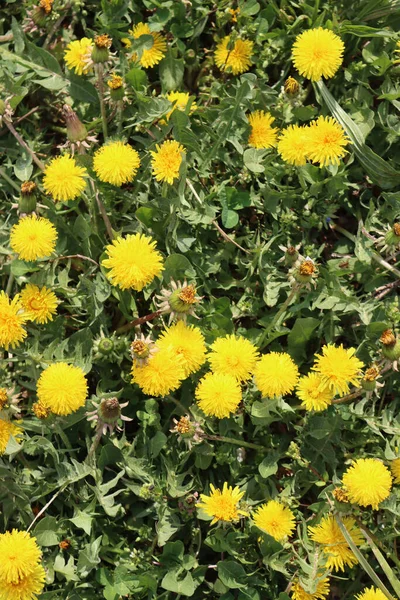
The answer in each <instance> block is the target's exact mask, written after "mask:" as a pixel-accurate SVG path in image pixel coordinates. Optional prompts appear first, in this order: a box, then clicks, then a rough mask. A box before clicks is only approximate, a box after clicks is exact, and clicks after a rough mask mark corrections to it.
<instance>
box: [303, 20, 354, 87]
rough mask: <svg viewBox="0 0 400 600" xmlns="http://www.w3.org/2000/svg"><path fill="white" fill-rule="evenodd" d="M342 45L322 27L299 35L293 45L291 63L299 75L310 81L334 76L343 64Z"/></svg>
mask: <svg viewBox="0 0 400 600" xmlns="http://www.w3.org/2000/svg"><path fill="white" fill-rule="evenodd" d="M343 52H344V44H343V42H342V40H341V39H340V37H339V36H337V35H336V34H334V33H333V31H330V30H329V29H324V28H323V27H317V28H316V29H309V30H308V31H303V33H300V34H299V35H298V36H297V38H296V41H295V43H294V45H293V63H294V66H295V67H296V69H297V70H298V72H299V73H300V75H304V77H306V78H307V79H311V81H318V80H319V79H321V77H325V78H327V79H328V78H330V77H333V76H334V75H335V73H336V72H337V70H338V69H339V67H340V65H341V64H342V62H343Z"/></svg>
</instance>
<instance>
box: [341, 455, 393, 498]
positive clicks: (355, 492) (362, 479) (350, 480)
mask: <svg viewBox="0 0 400 600" xmlns="http://www.w3.org/2000/svg"><path fill="white" fill-rule="evenodd" d="M343 485H344V486H345V488H346V492H347V495H348V497H349V500H350V502H352V503H353V504H358V505H359V506H371V507H372V508H373V509H374V510H377V509H378V508H379V504H380V503H381V502H383V500H385V499H386V498H387V497H388V496H389V494H390V490H391V487H392V476H391V474H390V471H389V469H388V468H387V467H385V465H384V464H383V463H382V462H381V461H380V460H378V459H376V458H359V459H358V460H356V461H355V462H354V463H353V464H352V465H351V467H349V468H348V469H347V471H346V472H345V474H344V475H343Z"/></svg>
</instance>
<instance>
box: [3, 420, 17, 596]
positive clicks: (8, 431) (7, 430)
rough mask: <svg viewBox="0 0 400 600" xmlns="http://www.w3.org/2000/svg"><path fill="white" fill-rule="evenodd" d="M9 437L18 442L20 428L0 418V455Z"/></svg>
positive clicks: (4, 449)
mask: <svg viewBox="0 0 400 600" xmlns="http://www.w3.org/2000/svg"><path fill="white" fill-rule="evenodd" d="M11 436H13V437H14V438H15V439H16V440H17V442H19V441H20V439H21V437H22V429H21V427H17V426H16V425H14V423H11V421H6V420H5V419H1V418H0V455H1V454H4V452H5V451H6V448H7V444H8V442H9V441H10V437H11ZM0 573H1V568H0ZM0 580H1V575H0ZM0 598H1V597H0Z"/></svg>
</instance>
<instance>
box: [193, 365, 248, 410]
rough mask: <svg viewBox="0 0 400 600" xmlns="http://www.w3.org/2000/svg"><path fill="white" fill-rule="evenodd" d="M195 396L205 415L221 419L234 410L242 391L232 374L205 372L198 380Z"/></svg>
mask: <svg viewBox="0 0 400 600" xmlns="http://www.w3.org/2000/svg"><path fill="white" fill-rule="evenodd" d="M195 396H196V400H197V403H198V405H199V407H200V408H201V410H202V411H203V412H204V413H205V414H206V415H207V416H209V417H217V418H218V419H223V418H225V417H229V415H230V414H231V413H234V412H235V411H236V409H237V407H238V406H239V404H240V402H241V400H242V391H241V389H240V385H239V384H238V382H237V381H236V379H235V377H233V375H228V374H226V373H207V374H206V375H205V376H204V377H203V379H201V380H200V382H199V384H198V386H197V388H196V391H195Z"/></svg>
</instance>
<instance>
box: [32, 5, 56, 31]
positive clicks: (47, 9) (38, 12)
mask: <svg viewBox="0 0 400 600" xmlns="http://www.w3.org/2000/svg"><path fill="white" fill-rule="evenodd" d="M53 2H54V0H40V2H39V4H38V6H35V7H34V9H33V11H32V21H33V22H34V23H35V25H38V26H39V27H43V26H44V25H46V22H47V21H48V16H49V14H50V13H51V10H52V7H53Z"/></svg>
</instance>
